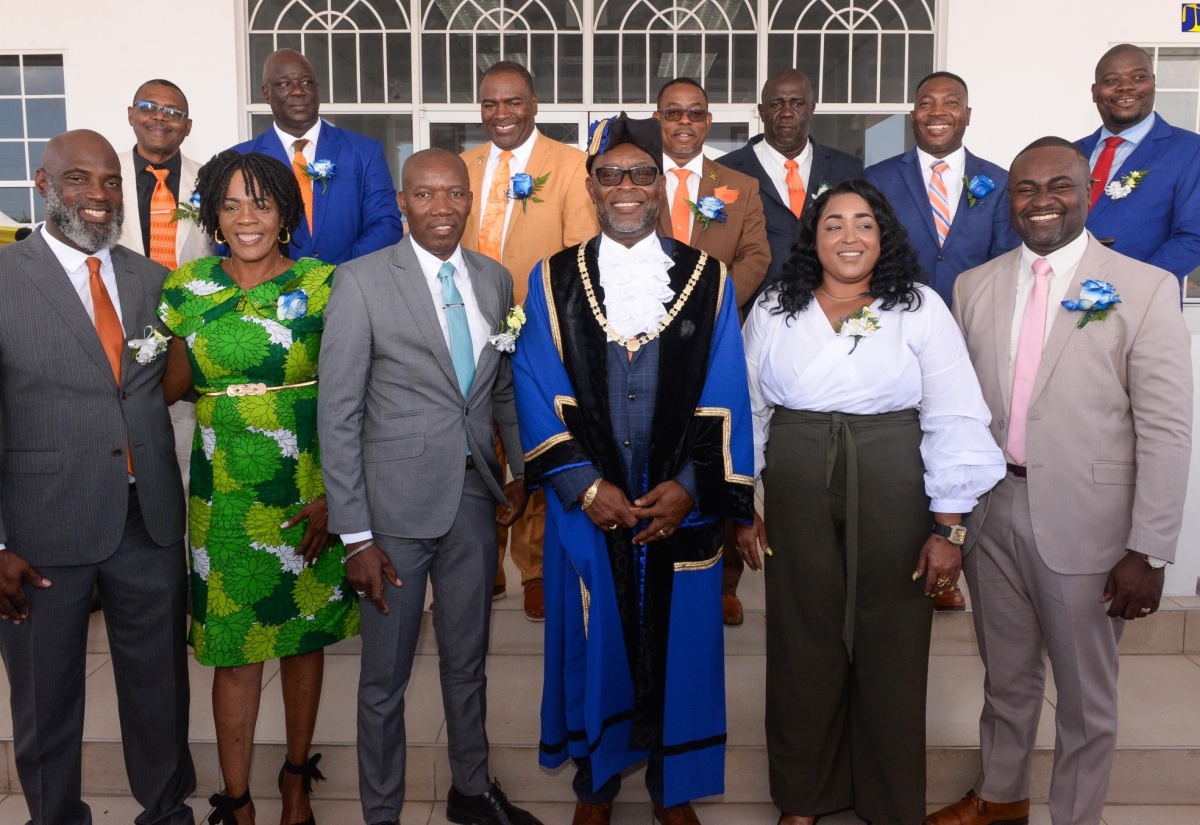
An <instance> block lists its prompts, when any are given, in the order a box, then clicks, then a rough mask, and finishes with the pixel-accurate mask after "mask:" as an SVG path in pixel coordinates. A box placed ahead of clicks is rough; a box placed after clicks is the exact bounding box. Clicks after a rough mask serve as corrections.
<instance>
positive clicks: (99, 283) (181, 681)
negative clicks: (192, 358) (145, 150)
mask: <svg viewBox="0 0 1200 825" xmlns="http://www.w3.org/2000/svg"><path fill="white" fill-rule="evenodd" d="M36 184H37V188H38V192H39V193H41V195H42V196H43V197H45V198H46V223H45V225H44V226H43V227H42V228H41V230H40V231H37V232H34V233H33V234H32V235H31V236H30V237H28V238H26V239H25V240H24V241H21V242H20V243H17V244H13V245H11V246H7V247H5V248H3V249H0V452H2V454H3V461H2V464H0V548H3V549H2V550H0V619H3V620H4V621H0V653H2V654H3V657H4V666H5V668H6V669H7V671H8V679H9V682H10V683H11V685H12V693H11V704H12V719H13V739H14V747H15V750H16V760H17V774H18V776H19V777H20V780H21V788H22V790H23V791H24V792H25V801H26V804H27V805H28V806H29V814H30V819H31V820H32V822H33V825H88V823H90V822H91V821H92V819H91V811H90V810H89V808H88V806H87V805H86V804H84V802H83V801H82V799H81V798H80V792H81V762H80V759H81V752H82V743H83V705H84V676H85V674H86V668H85V656H86V653H87V633H88V616H89V613H90V608H91V603H92V590H93V588H94V587H98V588H99V591H100V595H101V598H102V600H103V602H104V614H105V621H106V625H107V629H108V641H109V648H110V651H111V654H112V661H113V673H114V676H115V678H116V684H117V708H118V711H119V714H120V719H121V738H122V741H123V743H124V754H125V768H126V772H127V773H128V776H129V786H130V789H131V790H132V792H133V796H134V798H135V799H137V801H138V802H139V803H140V804H141V805H142V806H143V808H144V809H145V810H144V811H143V813H142V814H141V815H139V816H138V822H139V823H144V824H145V825H151V823H155V824H156V825H184V824H185V823H192V821H193V819H192V812H191V809H190V808H188V806H187V805H186V802H185V801H186V799H187V797H188V796H189V795H190V794H191V793H192V792H193V791H194V790H195V788H196V776H195V771H194V769H193V767H192V759H191V754H190V753H189V751H188V698H189V694H188V670H187V652H186V646H185V639H186V637H187V626H186V602H187V596H186V582H187V579H186V570H185V556H184V552H183V544H182V539H183V528H184V503H183V488H182V485H181V483H180V477H179V465H178V464H177V463H176V461H175V443H174V437H173V435H172V431H171V421H170V417H169V416H168V415H167V407H166V405H165V404H164V403H163V394H162V386H161V383H162V374H163V369H164V368H165V366H166V363H167V359H166V356H165V347H164V352H157V353H156V355H155V357H153V358H151V359H149V360H146V361H145V362H142V361H140V360H133V359H131V358H130V355H129V353H130V349H129V346H128V344H127V341H128V340H130V339H134V338H141V337H143V336H144V335H145V332H144V330H146V328H148V327H152V328H155V329H159V328H161V324H160V323H159V320H158V317H157V314H156V310H157V308H158V302H159V298H160V295H161V289H162V282H163V278H164V277H165V276H166V274H167V270H166V269H165V268H163V267H162V266H160V265H159V264H156V263H153V262H152V261H149V260H147V259H146V258H144V257H142V256H141V255H138V254H135V253H133V252H130V251H129V250H127V249H125V248H124V247H122V246H118V245H117V239H118V238H119V237H120V234H121V222H122V217H123V209H122V197H121V171H120V164H119V162H118V160H117V154H116V152H115V151H113V148H112V146H110V145H109V144H108V142H107V141H106V140H105V139H104V138H103V137H101V136H100V135H98V134H96V133H95V132H89V131H75V132H65V133H63V134H61V135H59V136H58V137H55V138H53V139H52V140H51V141H50V142H49V143H48V144H46V150H45V153H44V154H43V156H42V167H41V168H40V169H38V170H37V175H36Z"/></svg>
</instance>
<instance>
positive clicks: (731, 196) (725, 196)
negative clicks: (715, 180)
mask: <svg viewBox="0 0 1200 825" xmlns="http://www.w3.org/2000/svg"><path fill="white" fill-rule="evenodd" d="M713 197H716V198H720V199H721V200H722V201H724V203H725V204H726V205H727V206H728V205H729V204H731V203H737V199H738V190H736V189H731V188H730V187H728V186H718V187H717V188H716V189H714V190H713Z"/></svg>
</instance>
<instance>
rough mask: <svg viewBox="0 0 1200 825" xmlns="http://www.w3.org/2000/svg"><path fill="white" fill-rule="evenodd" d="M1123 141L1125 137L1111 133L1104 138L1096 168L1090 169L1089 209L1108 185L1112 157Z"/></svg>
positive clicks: (1114, 156)
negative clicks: (1110, 135) (1092, 181)
mask: <svg viewBox="0 0 1200 825" xmlns="http://www.w3.org/2000/svg"><path fill="white" fill-rule="evenodd" d="M1124 142H1125V138H1123V137H1117V136H1116V135H1113V136H1112V137H1108V138H1105V139H1104V148H1103V149H1101V150H1100V157H1098V158H1096V168H1095V169H1093V170H1092V180H1094V181H1095V183H1093V184H1092V203H1091V205H1090V206H1088V209H1091V208H1092V207H1093V206H1095V205H1096V201H1098V200H1100V196H1101V195H1103V194H1104V187H1105V186H1107V185H1108V176H1109V175H1110V174H1112V165H1113V159H1114V158H1116V156H1117V147H1118V146H1120V145H1121V144H1122V143H1124Z"/></svg>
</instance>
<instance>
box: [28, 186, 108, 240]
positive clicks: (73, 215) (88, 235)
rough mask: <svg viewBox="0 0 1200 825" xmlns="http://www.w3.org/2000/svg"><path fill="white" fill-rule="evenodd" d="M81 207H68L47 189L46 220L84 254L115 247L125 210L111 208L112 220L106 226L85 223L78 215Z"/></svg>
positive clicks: (53, 192) (53, 189)
mask: <svg viewBox="0 0 1200 825" xmlns="http://www.w3.org/2000/svg"><path fill="white" fill-rule="evenodd" d="M82 208H83V207H75V208H74V209H72V208H70V207H68V206H67V205H66V204H65V203H63V202H62V199H61V198H59V196H58V192H57V191H56V190H55V188H54V187H53V186H49V187H47V192H46V220H48V221H51V222H53V223H54V225H55V226H57V227H58V229H59V231H60V232H62V233H63V236H64V237H65V238H66V239H67V240H69V241H70V242H71V243H73V244H75V245H76V246H77V247H79V248H80V249H82V250H83V251H84V252H88V253H91V252H98V251H100V250H101V249H109V248H111V247H114V246H116V245H117V241H119V240H120V239H121V224H122V223H124V221H125V208H124V207H123V206H115V207H112V220H111V221H109V222H108V223H107V224H106V225H100V224H94V223H89V222H88V221H85V220H84V219H83V218H82V217H81V216H80V214H79V212H80V210H81V209H82Z"/></svg>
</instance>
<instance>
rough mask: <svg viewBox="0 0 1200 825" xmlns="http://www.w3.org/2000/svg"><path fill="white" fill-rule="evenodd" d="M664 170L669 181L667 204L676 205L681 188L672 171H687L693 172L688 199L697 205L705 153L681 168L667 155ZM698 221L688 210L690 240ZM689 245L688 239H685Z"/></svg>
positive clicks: (688, 184)
mask: <svg viewBox="0 0 1200 825" xmlns="http://www.w3.org/2000/svg"><path fill="white" fill-rule="evenodd" d="M663 169H665V170H666V172H665V175H664V176H665V177H666V180H667V204H668V206H670V205H671V204H674V203H675V190H676V189H678V188H679V176H678V175H676V174H675V173H674V172H672V171H671V170H672V169H686V170H688V171H689V172H691V174H690V175H688V179H687V199H688V200H690V201H691V202H692V203H695V202H696V201H697V200H699V199H700V176H701V175H703V174H704V153H703V152H701V153H699V154H698V155H696V157H694V158H692V159H691V160H689V161H688V162H687V163H685V164H684V165H683V166H680V165H679V164H678V163H676V162H675V161H673V160H671V159H670V158H669V157H667V156H666V155H665V154H664V155H663ZM695 221H696V215H695V213H694V212H692V211H691V210H690V209H689V210H688V238H691V237H692V228H693V226H694V224H695ZM683 241H684V243H687V238H684V239H683Z"/></svg>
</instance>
